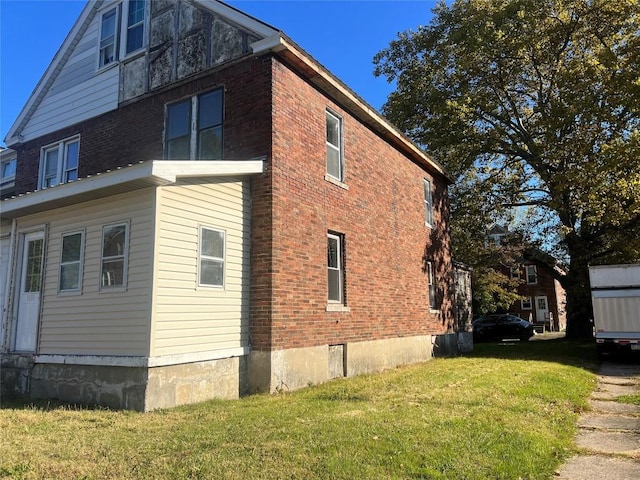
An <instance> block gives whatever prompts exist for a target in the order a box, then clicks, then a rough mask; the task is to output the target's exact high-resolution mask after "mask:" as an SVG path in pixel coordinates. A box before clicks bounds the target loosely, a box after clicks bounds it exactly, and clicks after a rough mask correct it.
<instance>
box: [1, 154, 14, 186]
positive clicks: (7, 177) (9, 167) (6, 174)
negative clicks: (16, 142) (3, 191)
mask: <svg viewBox="0 0 640 480" xmlns="http://www.w3.org/2000/svg"><path fill="white" fill-rule="evenodd" d="M17 165H18V160H17V158H16V157H13V158H8V159H6V160H2V164H1V165H0V174H1V175H2V176H1V177H0V187H2V188H5V187H11V186H13V184H14V182H15V180H16V167H17Z"/></svg>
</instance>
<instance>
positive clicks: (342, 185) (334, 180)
mask: <svg viewBox="0 0 640 480" xmlns="http://www.w3.org/2000/svg"><path fill="white" fill-rule="evenodd" d="M324 179H325V180H326V181H327V182H329V183H333V184H334V185H335V186H337V187H340V188H344V189H345V190H349V186H348V185H347V184H346V183H343V182H341V181H340V180H338V179H337V178H334V177H332V176H331V175H325V176H324Z"/></svg>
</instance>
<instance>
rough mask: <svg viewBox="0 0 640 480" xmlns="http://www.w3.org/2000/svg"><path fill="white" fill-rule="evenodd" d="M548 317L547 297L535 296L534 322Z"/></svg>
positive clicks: (543, 320) (542, 320)
mask: <svg viewBox="0 0 640 480" xmlns="http://www.w3.org/2000/svg"><path fill="white" fill-rule="evenodd" d="M548 318H549V304H548V303H547V297H546V296H541V297H536V322H539V323H542V322H545V321H546V320H548Z"/></svg>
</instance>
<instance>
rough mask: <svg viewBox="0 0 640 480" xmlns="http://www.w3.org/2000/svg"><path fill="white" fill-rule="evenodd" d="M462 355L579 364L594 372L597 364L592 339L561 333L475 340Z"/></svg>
mask: <svg viewBox="0 0 640 480" xmlns="http://www.w3.org/2000/svg"><path fill="white" fill-rule="evenodd" d="M465 356H468V357H474V358H483V357H484V358H501V359H507V360H534V361H541V362H554V363H560V364H564V365H571V366H575V367H581V368H584V369H586V370H589V371H591V372H594V373H595V372H597V371H598V369H599V366H600V362H599V361H598V357H597V354H596V345H595V342H594V341H593V340H567V339H566V338H564V337H560V338H550V339H548V340H546V339H545V340H537V339H536V340H534V341H530V342H518V341H514V342H511V341H503V342H490V343H474V345H473V351H472V352H469V353H467V354H465Z"/></svg>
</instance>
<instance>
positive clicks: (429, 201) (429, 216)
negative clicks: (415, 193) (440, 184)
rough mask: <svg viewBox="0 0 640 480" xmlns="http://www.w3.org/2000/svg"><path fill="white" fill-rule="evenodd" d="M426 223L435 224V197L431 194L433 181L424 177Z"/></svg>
mask: <svg viewBox="0 0 640 480" xmlns="http://www.w3.org/2000/svg"><path fill="white" fill-rule="evenodd" d="M423 184H424V223H425V225H427V226H428V227H431V226H432V225H433V197H432V195H431V182H430V181H429V180H427V179H424V181H423Z"/></svg>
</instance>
